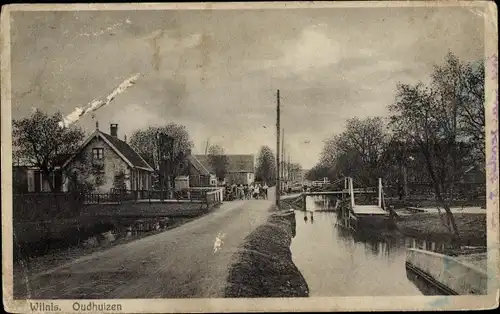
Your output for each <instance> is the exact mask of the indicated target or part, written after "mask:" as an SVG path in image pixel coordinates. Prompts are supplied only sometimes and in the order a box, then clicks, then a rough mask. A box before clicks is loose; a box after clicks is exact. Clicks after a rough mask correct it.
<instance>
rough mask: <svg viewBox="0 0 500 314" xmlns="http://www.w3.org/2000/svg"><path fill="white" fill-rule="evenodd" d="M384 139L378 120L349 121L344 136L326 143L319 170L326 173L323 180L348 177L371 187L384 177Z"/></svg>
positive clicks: (383, 131) (338, 135)
mask: <svg viewBox="0 0 500 314" xmlns="http://www.w3.org/2000/svg"><path fill="white" fill-rule="evenodd" d="M386 137H387V135H386V132H385V126H384V123H383V120H382V119H381V118H378V117H374V118H366V119H363V120H360V119H358V118H353V119H349V120H348V121H347V122H346V127H345V130H344V132H342V133H340V134H337V135H334V136H333V137H332V138H330V139H328V140H326V141H325V145H324V147H323V152H322V155H321V160H320V164H321V166H322V167H320V168H322V169H327V171H326V173H325V174H326V175H325V176H327V177H329V178H331V179H334V178H338V177H342V176H351V177H356V178H358V179H359V180H360V181H361V182H363V183H364V184H365V185H367V186H368V185H374V184H375V182H376V180H377V178H378V177H379V176H380V175H381V174H382V173H383V171H382V169H383V167H382V165H381V161H382V157H383V152H384V149H385V143H386ZM320 168H318V169H320ZM332 177H334V178H332Z"/></svg>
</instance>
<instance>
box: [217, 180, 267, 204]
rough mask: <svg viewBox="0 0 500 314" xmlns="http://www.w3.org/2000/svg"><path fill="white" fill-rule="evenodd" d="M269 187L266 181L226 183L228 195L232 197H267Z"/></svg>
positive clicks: (248, 198) (242, 198)
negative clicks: (262, 183) (260, 182)
mask: <svg viewBox="0 0 500 314" xmlns="http://www.w3.org/2000/svg"><path fill="white" fill-rule="evenodd" d="M268 189H269V187H268V186H267V184H266V183H264V185H260V184H259V183H251V184H233V185H226V195H228V196H229V198H230V199H239V200H250V199H259V198H260V199H267V190H268Z"/></svg>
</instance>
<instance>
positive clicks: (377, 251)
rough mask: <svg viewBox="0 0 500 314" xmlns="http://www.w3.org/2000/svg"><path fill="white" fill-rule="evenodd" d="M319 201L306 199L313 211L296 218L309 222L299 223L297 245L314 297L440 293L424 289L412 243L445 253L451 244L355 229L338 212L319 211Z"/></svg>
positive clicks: (294, 247) (295, 252) (298, 259)
mask: <svg viewBox="0 0 500 314" xmlns="http://www.w3.org/2000/svg"><path fill="white" fill-rule="evenodd" d="M316 203H318V202H317V200H313V201H311V200H309V201H308V200H307V199H306V204H308V205H309V207H306V209H307V211H306V212H296V218H297V219H300V218H303V219H304V222H305V223H301V224H297V227H296V228H297V233H296V237H295V238H294V239H293V240H292V245H291V250H292V257H293V260H294V262H295V264H296V265H297V267H298V268H299V270H300V271H301V272H302V274H303V275H304V277H305V279H306V281H307V283H308V285H309V288H310V295H311V296H404V295H422V294H429V293H430V294H436V292H435V291H431V292H429V291H427V290H429V289H430V288H429V289H427V290H425V289H422V287H421V286H422V282H421V281H419V282H416V281H415V280H417V279H418V278H417V279H415V278H414V276H413V277H412V275H411V274H408V273H407V270H406V267H405V261H406V248H407V247H413V248H421V249H427V250H433V251H437V252H439V251H443V250H444V249H445V247H446V245H445V244H444V243H435V242H430V241H425V240H418V239H413V238H405V237H403V236H401V234H399V233H398V232H397V231H386V232H378V231H377V230H375V231H373V230H372V231H369V232H356V233H352V232H351V231H349V230H347V229H346V228H343V227H342V226H341V223H340V222H339V221H338V219H337V215H336V214H335V213H328V212H318V211H317V207H316V206H315V205H316ZM313 204H314V205H313ZM311 205H313V206H314V207H313V206H311ZM321 208H322V207H321ZM301 216H303V217H301ZM309 222H311V223H309ZM313 222H314V223H313Z"/></svg>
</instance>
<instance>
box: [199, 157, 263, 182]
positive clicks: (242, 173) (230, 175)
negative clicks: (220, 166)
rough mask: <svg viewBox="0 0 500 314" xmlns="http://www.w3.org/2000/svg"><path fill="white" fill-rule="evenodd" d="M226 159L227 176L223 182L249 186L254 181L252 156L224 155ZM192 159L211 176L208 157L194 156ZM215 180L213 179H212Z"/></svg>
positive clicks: (212, 168) (211, 170)
mask: <svg viewBox="0 0 500 314" xmlns="http://www.w3.org/2000/svg"><path fill="white" fill-rule="evenodd" d="M226 157H227V159H228V166H227V175H226V177H225V178H224V181H225V182H226V183H228V184H233V183H234V184H251V183H253V182H254V181H255V160H254V156H253V155H226ZM194 158H195V159H196V160H197V161H198V162H199V163H200V164H201V165H202V166H203V167H204V168H205V169H206V170H207V171H208V172H209V173H210V174H212V175H215V170H214V167H213V166H212V165H211V164H210V158H209V156H208V155H194ZM213 179H215V178H213Z"/></svg>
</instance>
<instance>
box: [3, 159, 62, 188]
mask: <svg viewBox="0 0 500 314" xmlns="http://www.w3.org/2000/svg"><path fill="white" fill-rule="evenodd" d="M68 157H69V156H68V155H60V156H59V158H58V159H59V160H56V161H55V164H56V166H55V171H54V173H52V174H50V175H49V176H48V177H47V175H44V174H43V173H42V171H41V170H40V168H38V167H37V166H35V165H33V164H32V163H31V162H29V161H26V160H23V161H21V160H19V159H17V160H15V161H14V162H13V164H12V190H13V193H40V192H51V185H52V187H53V189H54V191H56V192H59V191H61V190H62V187H63V176H62V172H61V165H62V164H63V163H64V161H65V160H66V159H67V158H68ZM49 181H51V183H52V184H49Z"/></svg>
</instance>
